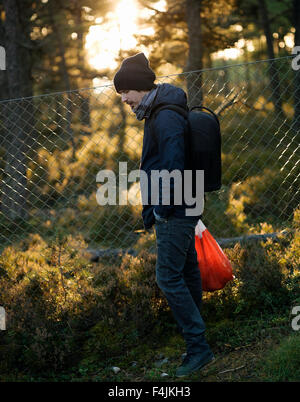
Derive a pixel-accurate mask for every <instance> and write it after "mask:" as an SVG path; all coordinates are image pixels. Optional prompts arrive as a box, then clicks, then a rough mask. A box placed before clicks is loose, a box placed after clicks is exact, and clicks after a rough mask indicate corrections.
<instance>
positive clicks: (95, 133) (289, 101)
mask: <svg viewBox="0 0 300 402" xmlns="http://www.w3.org/2000/svg"><path fill="white" fill-rule="evenodd" d="M299 74H300V72H299V71H293V70H292V68H291V59H290V58H288V57H287V58H280V59H275V60H267V61H261V62H255V63H247V64H238V65H231V66H221V67H219V68H213V69H206V70H201V71H194V72H187V73H183V74H178V75H171V76H165V77H159V79H158V82H159V83H164V82H169V83H172V84H174V85H177V86H180V87H182V88H183V89H184V90H186V91H187V93H188V98H189V105H190V106H191V105H196V104H203V105H204V106H207V107H210V108H211V109H213V110H214V111H215V112H216V113H217V114H218V116H219V118H220V122H221V131H222V165H223V185H222V188H221V190H219V191H217V192H214V193H208V194H206V202H205V209H204V214H203V220H204V223H205V224H206V226H207V227H208V228H209V230H210V231H211V233H212V234H213V235H214V236H215V237H216V238H220V237H223V238H228V237H233V236H238V235H245V234H250V233H251V234H253V233H262V232H265V231H269V232H274V231H278V230H282V229H285V228H287V227H290V226H291V225H292V220H293V214H294V211H295V210H296V208H297V207H298V206H299V199H300V195H299V135H300V134H299V128H300V116H299V109H300V107H299V104H300V99H299V98H297V94H299V91H297V85H298V83H299ZM142 142H143V123H142V122H139V121H137V120H136V119H135V116H134V115H133V114H132V113H131V112H130V111H129V109H128V110H127V106H125V105H124V104H122V102H121V99H120V97H119V95H117V94H116V93H115V91H114V88H113V86H112V85H104V86H100V87H96V88H89V89H81V90H75V91H70V92H62V93H54V94H47V95H42V96H35V97H32V98H22V99H14V100H6V101H1V102H0V157H1V159H0V180H1V184H0V196H1V201H0V202H1V210H0V239H1V249H3V248H4V247H6V246H8V245H11V244H17V243H18V242H20V241H21V240H23V239H25V238H26V237H27V236H28V235H29V234H39V235H40V236H41V237H42V238H43V239H53V238H61V237H64V236H68V235H74V236H76V235H78V234H80V235H81V236H82V238H83V239H84V240H85V242H86V244H88V246H89V247H90V248H92V249H98V250H115V252H116V253H118V250H123V249H127V250H128V249H132V248H133V249H134V248H135V246H136V244H137V243H139V242H140V241H141V240H140V239H141V237H142V236H146V235H145V234H144V233H143V223H142V219H141V209H142V207H141V205H140V203H138V202H137V200H139V199H140V194H139V185H138V183H128V201H127V204H126V205H118V200H119V198H120V197H121V196H122V195H121V194H118V190H119V183H118V181H117V182H116V190H117V202H116V205H106V206H101V205H99V204H98V203H97V198H96V195H97V190H98V188H99V184H98V183H97V182H96V176H97V173H98V172H99V171H101V170H104V169H110V170H112V171H114V172H115V173H116V177H117V178H118V169H119V162H127V170H128V174H129V172H130V171H132V170H135V169H138V168H139V162H140V156H141V151H142ZM136 204H137V205H136ZM140 245H141V246H142V247H146V246H147V242H144V243H143V242H141V243H140ZM111 255H113V254H111Z"/></svg>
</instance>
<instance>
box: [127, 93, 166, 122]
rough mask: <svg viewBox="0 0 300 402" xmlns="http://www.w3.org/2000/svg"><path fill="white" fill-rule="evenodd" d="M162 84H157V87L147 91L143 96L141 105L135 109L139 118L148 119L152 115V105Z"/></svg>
mask: <svg viewBox="0 0 300 402" xmlns="http://www.w3.org/2000/svg"><path fill="white" fill-rule="evenodd" d="M160 86H161V85H157V87H156V88H154V89H152V90H151V91H150V92H149V93H147V94H146V95H145V96H144V97H143V98H142V100H141V102H140V103H139V105H138V106H137V107H136V108H135V109H134V110H133V111H134V113H135V115H136V118H137V119H138V120H143V119H147V118H148V117H149V116H150V111H151V106H152V104H153V101H154V99H155V97H156V95H157V92H158V91H159V88H160Z"/></svg>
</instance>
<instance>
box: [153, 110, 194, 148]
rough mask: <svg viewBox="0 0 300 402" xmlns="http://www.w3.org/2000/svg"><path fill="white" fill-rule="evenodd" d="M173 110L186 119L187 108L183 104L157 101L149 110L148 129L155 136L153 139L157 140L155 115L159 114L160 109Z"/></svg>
mask: <svg viewBox="0 0 300 402" xmlns="http://www.w3.org/2000/svg"><path fill="white" fill-rule="evenodd" d="M165 109H167V110H173V111H174V112H177V113H179V114H180V115H181V116H183V117H184V118H185V119H188V115H189V109H188V108H184V107H183V106H179V105H169V104H167V103H159V104H158V105H156V106H155V107H154V108H153V109H152V110H151V114H150V116H149V121H150V131H151V134H152V136H153V138H155V140H156V141H157V136H156V133H155V130H154V127H153V125H154V121H155V119H156V117H157V115H158V114H159V112H160V111H162V110H165Z"/></svg>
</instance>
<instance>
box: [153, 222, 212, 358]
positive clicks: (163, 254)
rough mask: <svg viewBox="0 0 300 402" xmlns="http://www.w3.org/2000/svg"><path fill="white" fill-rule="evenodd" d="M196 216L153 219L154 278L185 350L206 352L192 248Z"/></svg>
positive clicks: (194, 252)
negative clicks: (165, 300) (164, 297)
mask: <svg viewBox="0 0 300 402" xmlns="http://www.w3.org/2000/svg"><path fill="white" fill-rule="evenodd" d="M196 224H197V219H191V218H176V217H174V216H170V217H169V218H167V219H165V220H164V221H158V220H156V221H155V231H156V247H157V263H156V281H157V284H158V286H159V288H160V289H161V290H162V292H163V293H164V295H165V296H166V298H167V301H168V304H169V306H170V308H171V310H172V313H173V315H174V317H175V319H176V321H177V323H178V325H179V327H180V328H181V330H182V333H183V337H184V339H185V342H186V345H187V352H188V353H199V352H201V353H202V352H204V353H205V352H207V350H208V349H209V346H208V344H207V342H206V340H205V337H204V332H205V324H204V322H203V319H202V317H201V314H200V307H201V301H202V285H201V276H200V271H199V268H198V262H197V254H196V250H195V226H196Z"/></svg>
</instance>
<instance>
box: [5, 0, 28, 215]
mask: <svg viewBox="0 0 300 402" xmlns="http://www.w3.org/2000/svg"><path fill="white" fill-rule="evenodd" d="M3 6H4V10H5V22H4V30H5V50H6V57H7V71H6V73H7V81H8V91H9V93H8V95H9V98H10V99H14V98H21V97H25V96H31V95H32V90H31V88H32V87H31V84H32V83H31V71H30V69H31V62H30V54H29V52H28V49H26V48H25V47H23V46H22V45H20V43H22V42H23V41H24V42H25V41H26V39H27V38H26V37H25V31H24V29H23V28H24V27H23V26H22V25H21V10H20V9H19V7H18V3H17V1H16V0H3ZM30 102H31V101H28V100H22V99H20V100H16V101H9V102H5V103H3V104H2V105H1V108H2V113H5V115H6V116H7V119H6V127H5V130H6V138H7V139H8V140H7V148H6V157H5V172H4V179H3V183H2V187H1V192H2V195H1V210H2V212H3V214H4V215H5V216H7V217H8V218H10V219H11V220H15V219H18V218H21V219H25V218H26V217H27V195H28V191H27V179H26V170H27V151H28V134H29V131H28V129H29V122H30V120H31V118H32V116H30V114H28V112H27V113H25V110H26V111H27V110H28V106H30ZM29 110H30V109H29ZM31 128H32V127H31Z"/></svg>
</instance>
